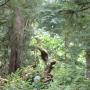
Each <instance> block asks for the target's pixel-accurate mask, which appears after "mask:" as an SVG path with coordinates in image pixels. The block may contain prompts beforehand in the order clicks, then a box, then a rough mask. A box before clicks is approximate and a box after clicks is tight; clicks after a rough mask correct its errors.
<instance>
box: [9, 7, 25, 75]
mask: <svg viewBox="0 0 90 90" xmlns="http://www.w3.org/2000/svg"><path fill="white" fill-rule="evenodd" d="M14 13H15V16H14V18H13V19H14V20H13V25H12V30H11V35H10V48H11V54H10V63H9V73H11V72H15V71H16V70H17V69H18V68H20V66H21V61H22V59H23V55H22V54H23V39H24V18H23V16H22V13H21V10H20V9H19V8H17V9H15V11H14Z"/></svg>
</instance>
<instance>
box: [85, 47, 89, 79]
mask: <svg viewBox="0 0 90 90" xmlns="http://www.w3.org/2000/svg"><path fill="white" fill-rule="evenodd" d="M86 65H87V70H86V78H88V79H90V49H88V50H86Z"/></svg>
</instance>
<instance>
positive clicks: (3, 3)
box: [0, 0, 10, 7]
mask: <svg viewBox="0 0 90 90" xmlns="http://www.w3.org/2000/svg"><path fill="white" fill-rule="evenodd" d="M9 1H10V0H7V1H5V2H4V3H3V4H1V5H0V7H2V6H4V5H6V4H7V3H8V2H9Z"/></svg>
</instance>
